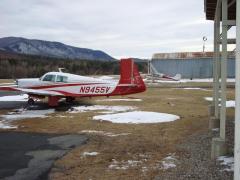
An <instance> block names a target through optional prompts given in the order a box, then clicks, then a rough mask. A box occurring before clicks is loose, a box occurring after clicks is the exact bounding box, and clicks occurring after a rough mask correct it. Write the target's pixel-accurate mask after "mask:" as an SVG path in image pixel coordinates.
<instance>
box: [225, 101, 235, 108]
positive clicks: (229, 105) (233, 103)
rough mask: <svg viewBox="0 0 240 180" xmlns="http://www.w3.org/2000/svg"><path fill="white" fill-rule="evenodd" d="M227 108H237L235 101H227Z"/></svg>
mask: <svg viewBox="0 0 240 180" xmlns="http://www.w3.org/2000/svg"><path fill="white" fill-rule="evenodd" d="M226 107H235V101H233V100H231V101H226Z"/></svg>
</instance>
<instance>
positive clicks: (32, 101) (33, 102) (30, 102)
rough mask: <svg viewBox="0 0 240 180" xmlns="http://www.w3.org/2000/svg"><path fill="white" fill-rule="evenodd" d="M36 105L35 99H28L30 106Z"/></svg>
mask: <svg viewBox="0 0 240 180" xmlns="http://www.w3.org/2000/svg"><path fill="white" fill-rule="evenodd" d="M34 104H35V101H34V100H33V98H29V99H28V105H30V106H32V105H34Z"/></svg>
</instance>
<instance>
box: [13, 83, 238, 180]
mask: <svg viewBox="0 0 240 180" xmlns="http://www.w3.org/2000/svg"><path fill="white" fill-rule="evenodd" d="M211 93H212V91H202V90H183V89H174V88H148V90H147V92H145V93H142V94H138V95H134V97H136V98H141V99H143V102H95V101H94V100H87V101H88V103H93V104H105V105H128V106H136V107H138V108H139V109H140V110H145V111H154V112H164V113H171V114H176V115H179V116H180V117H181V119H180V120H178V121H174V122H170V123H158V124H138V125H136V124H135V125H134V124H113V123H110V122H100V121H92V120H91V119H92V116H93V115H94V114H98V113H97V112H85V113H78V114H70V116H72V117H69V113H66V111H61V110H59V111H58V112H57V113H56V114H55V115H53V116H51V117H49V118H47V119H37V118H36V119H29V120H22V121H18V122H16V124H17V125H19V126H20V127H21V128H20V129H18V131H19V130H20V131H26V132H29V131H31V132H45V133H81V131H82V130H97V131H106V132H112V133H116V134H118V133H129V135H125V136H117V137H108V136H104V135H96V134H95V135H93V134H92V135H90V138H89V141H88V143H87V144H86V145H84V146H82V147H79V148H75V149H74V150H73V151H71V152H70V153H68V154H67V155H66V156H64V157H63V158H62V159H60V160H58V161H57V162H55V166H54V168H53V169H52V170H51V173H50V178H51V179H58V180H59V179H61V180H65V179H153V178H154V177H155V176H156V175H158V174H160V173H161V170H159V168H158V166H159V161H160V160H161V159H162V158H164V157H166V156H167V154H168V153H174V152H176V150H175V145H176V144H177V143H180V142H181V141H182V140H183V139H184V138H186V137H187V136H188V135H191V134H194V133H196V132H199V131H205V130H207V129H208V106H207V105H208V104H209V103H208V102H206V101H205V100H204V99H203V97H206V96H211ZM228 97H230V98H233V97H234V91H233V89H230V90H229V91H228ZM228 113H229V115H232V114H233V113H234V111H233V110H229V111H228ZM59 115H66V116H68V117H67V118H59V117H58V116H59ZM83 152H98V153H99V155H97V156H93V157H92V156H91V157H90V156H86V157H84V156H82V153H83ZM143 155H145V156H143ZM112 159H115V160H117V161H118V162H122V163H123V164H124V162H126V161H127V160H136V161H141V162H142V163H139V164H138V165H137V166H134V167H130V168H128V169H126V170H122V169H118V170H117V169H110V168H109V165H110V164H111V163H112ZM144 167H147V169H148V170H147V171H143V168H144Z"/></svg>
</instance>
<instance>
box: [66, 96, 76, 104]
mask: <svg viewBox="0 0 240 180" xmlns="http://www.w3.org/2000/svg"><path fill="white" fill-rule="evenodd" d="M74 100H75V98H73V97H66V102H67V103H72V102H73V101H74Z"/></svg>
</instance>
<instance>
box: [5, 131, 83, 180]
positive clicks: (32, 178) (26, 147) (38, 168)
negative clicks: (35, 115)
mask: <svg viewBox="0 0 240 180" xmlns="http://www.w3.org/2000/svg"><path fill="white" fill-rule="evenodd" d="M86 142H87V137H86V136H84V135H76V134H69V135H50V134H37V133H22V132H0V179H4V180H41V179H47V175H48V172H49V170H50V168H51V167H52V165H53V162H54V161H55V160H57V159H58V158H60V157H62V156H63V155H64V154H66V153H67V152H68V151H69V150H71V149H72V148H74V147H77V146H81V145H83V144H85V143H86Z"/></svg>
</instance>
